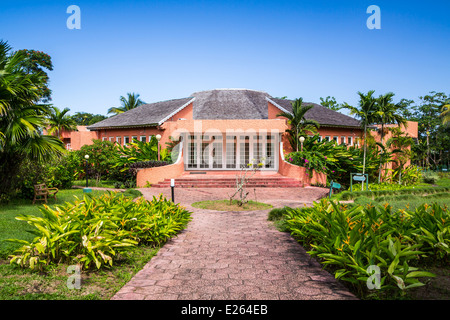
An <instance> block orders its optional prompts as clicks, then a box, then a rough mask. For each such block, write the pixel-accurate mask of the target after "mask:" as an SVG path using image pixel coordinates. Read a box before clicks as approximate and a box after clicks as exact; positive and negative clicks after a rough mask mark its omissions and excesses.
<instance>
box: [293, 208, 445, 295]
mask: <svg viewBox="0 0 450 320" xmlns="http://www.w3.org/2000/svg"><path fill="white" fill-rule="evenodd" d="M285 227H287V230H289V231H290V232H291V234H292V235H293V236H294V237H295V238H296V239H297V240H298V241H299V242H300V243H301V244H302V245H304V246H305V247H307V248H309V251H308V253H309V254H311V255H312V256H315V257H317V258H318V259H319V261H320V262H321V263H322V264H323V265H325V267H326V268H328V269H330V271H332V272H333V273H334V275H335V277H336V278H337V279H341V280H343V281H346V282H347V283H349V284H350V285H351V286H353V287H354V289H355V290H357V291H358V292H359V294H360V295H361V296H364V295H367V294H368V293H369V291H368V289H369V288H368V286H369V282H370V283H371V284H374V285H376V278H373V277H371V276H372V272H373V270H374V268H378V269H379V278H378V279H379V282H378V284H377V285H378V286H379V287H378V288H379V289H380V290H377V292H378V293H380V292H392V289H401V290H402V292H403V290H405V289H409V288H413V287H418V286H421V285H423V284H422V283H421V282H420V281H419V278H422V277H432V276H434V275H433V274H431V273H428V272H424V271H420V270H419V269H418V268H417V267H416V266H418V265H420V263H419V262H421V261H423V260H424V259H434V261H441V262H442V263H446V262H448V256H449V254H450V249H449V246H450V213H449V211H448V209H447V208H443V207H440V206H438V205H436V204H435V205H432V206H428V205H426V204H425V205H422V206H420V207H418V208H416V210H415V211H406V210H398V211H392V210H391V207H390V206H389V205H386V206H384V207H383V206H379V207H374V206H366V207H362V206H357V207H353V208H350V209H349V208H347V207H346V206H345V205H342V204H339V203H337V202H333V201H330V200H328V199H322V200H321V201H320V202H318V203H315V204H314V206H313V207H308V208H301V209H290V208H289V209H286V214H285ZM372 281H374V282H372ZM395 291H397V290H395Z"/></svg>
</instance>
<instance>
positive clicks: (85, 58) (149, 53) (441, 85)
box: [0, 0, 450, 114]
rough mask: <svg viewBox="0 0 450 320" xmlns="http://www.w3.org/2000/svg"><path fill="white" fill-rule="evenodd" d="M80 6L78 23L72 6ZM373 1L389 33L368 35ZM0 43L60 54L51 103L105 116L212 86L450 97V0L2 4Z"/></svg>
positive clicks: (349, 96) (352, 97) (349, 98)
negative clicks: (124, 106)
mask: <svg viewBox="0 0 450 320" xmlns="http://www.w3.org/2000/svg"><path fill="white" fill-rule="evenodd" d="M70 5H78V6H79V7H80V9H81V29H80V30H75V29H74V30H70V29H68V28H67V26H66V20H67V19H68V18H69V16H70V14H68V13H66V9H67V7H68V6H70ZM370 5H378V6H379V7H380V9H381V29H380V30H369V29H368V28H367V27H366V20H367V19H368V18H369V17H370V14H367V13H366V10H367V8H368V7H369V6H370ZM0 8H1V9H0V39H3V40H7V41H8V42H9V44H10V45H11V46H13V48H14V49H17V50H18V49H35V50H39V51H44V52H46V53H48V54H50V56H51V57H52V61H53V64H54V71H51V72H50V73H49V75H50V81H51V83H50V87H51V89H52V90H53V104H54V105H56V106H58V107H59V108H65V107H68V108H70V109H71V113H72V114H73V113H75V112H77V111H84V112H91V113H100V114H106V112H107V109H108V108H110V107H113V106H119V105H120V103H119V97H120V96H121V95H126V93H127V92H136V93H139V94H140V95H141V98H142V99H143V100H144V101H146V102H156V101H161V100H168V99H174V98H183V97H187V96H189V95H190V94H191V93H193V92H196V91H202V90H209V89H214V88H248V89H254V90H262V91H266V92H268V93H269V94H271V95H272V96H274V97H280V96H288V97H289V98H291V99H294V98H298V97H303V99H304V101H311V102H319V101H320V99H319V98H320V97H326V96H334V97H335V98H336V99H337V101H338V102H344V101H345V102H348V103H349V104H353V105H356V104H357V102H358V100H357V92H358V91H361V92H367V91H368V90H371V89H373V90H375V93H376V94H383V93H387V92H389V91H392V92H394V93H395V94H396V96H395V98H396V100H397V101H398V100H400V99H401V98H408V99H413V100H418V97H419V96H421V95H425V94H427V93H428V92H430V91H433V90H434V91H438V92H445V93H447V94H449V93H450V78H449V75H450V59H449V57H450V19H449V18H448V17H449V14H450V1H448V0H441V1H434V0H430V1H378V0H373V1H350V0H349V1H320V0H317V1H245V0H244V1H242V0H241V1H114V0H110V1H95V0H94V1H81V0H72V1H61V0H59V1H20V0H16V1H8V2H6V1H3V0H2V2H1V5H0Z"/></svg>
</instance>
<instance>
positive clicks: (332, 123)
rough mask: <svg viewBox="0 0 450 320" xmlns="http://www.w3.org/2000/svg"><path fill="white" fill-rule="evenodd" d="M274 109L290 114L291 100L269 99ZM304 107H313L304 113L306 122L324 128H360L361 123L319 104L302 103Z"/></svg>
mask: <svg viewBox="0 0 450 320" xmlns="http://www.w3.org/2000/svg"><path fill="white" fill-rule="evenodd" d="M268 101H269V102H271V103H272V104H273V105H274V106H275V107H277V108H279V109H280V110H281V111H283V112H286V111H287V112H289V113H292V104H291V103H292V102H294V101H293V100H287V99H276V98H269V99H268ZM303 104H304V105H313V106H314V107H313V108H311V109H310V110H308V111H307V112H306V113H305V118H306V119H308V120H316V121H317V122H318V123H319V124H320V125H321V126H324V127H327V126H329V127H358V128H359V127H361V122H360V121H358V120H356V119H355V118H352V117H350V116H347V115H345V114H342V113H340V112H337V111H334V110H331V109H328V108H326V107H324V106H321V105H320V104H316V103H311V102H304V103H303Z"/></svg>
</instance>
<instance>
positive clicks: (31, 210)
mask: <svg viewBox="0 0 450 320" xmlns="http://www.w3.org/2000/svg"><path fill="white" fill-rule="evenodd" d="M103 193H105V191H98V190H93V191H92V193H91V194H92V195H93V196H98V195H100V194H103ZM75 197H79V198H82V197H83V190H82V189H69V190H59V192H58V193H57V195H56V198H57V200H56V201H55V200H54V199H53V198H49V200H48V205H49V206H50V207H53V206H55V205H58V204H64V203H66V202H71V201H73V200H75V199H76V198H75ZM42 203H43V202H40V201H39V202H36V204H35V205H33V204H32V203H31V200H24V199H14V200H12V201H11V202H10V203H9V204H7V205H1V206H0V259H5V258H6V257H7V256H8V255H9V254H11V253H12V251H13V250H15V249H16V248H17V247H18V245H16V244H12V243H8V242H2V241H1V240H4V239H11V238H15V239H23V240H27V241H30V240H32V239H33V238H34V235H32V234H31V233H29V232H28V231H29V230H31V227H30V226H29V225H28V224H27V223H26V222H23V221H18V220H16V219H15V218H16V217H17V216H18V215H19V214H26V215H36V216H41V214H40V211H39V207H41V206H42Z"/></svg>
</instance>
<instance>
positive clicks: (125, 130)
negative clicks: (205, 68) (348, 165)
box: [72, 89, 361, 186]
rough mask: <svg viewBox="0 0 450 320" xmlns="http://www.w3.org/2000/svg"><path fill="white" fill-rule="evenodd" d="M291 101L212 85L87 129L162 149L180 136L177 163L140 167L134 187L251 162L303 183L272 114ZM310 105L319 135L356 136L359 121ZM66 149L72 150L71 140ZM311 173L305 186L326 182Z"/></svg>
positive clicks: (346, 139) (282, 124)
mask: <svg viewBox="0 0 450 320" xmlns="http://www.w3.org/2000/svg"><path fill="white" fill-rule="evenodd" d="M291 102H292V101H290V100H284V99H277V98H273V97H271V96H270V95H269V94H267V93H266V92H262V91H255V90H248V89H216V90H209V91H201V92H196V93H193V94H192V95H191V96H190V97H186V98H181V99H173V100H168V101H161V102H156V103H151V104H144V105H142V106H140V107H138V108H135V109H133V110H130V111H128V112H125V113H122V114H118V115H115V116H113V117H110V118H108V119H105V120H103V121H100V122H98V123H95V124H94V125H91V126H88V127H87V129H88V130H90V132H91V133H94V132H95V133H96V134H97V138H98V139H102V140H108V141H113V142H117V143H119V144H121V145H124V144H125V145H126V144H128V143H129V142H130V141H132V140H133V139H137V140H140V141H149V140H150V138H151V136H154V135H158V134H159V135H161V140H160V145H161V146H162V147H163V148H164V147H165V143H166V142H169V141H170V140H171V139H172V140H177V141H178V139H180V141H181V144H180V145H181V146H182V152H180V155H181V156H180V158H179V159H178V161H177V162H176V163H175V164H173V165H171V166H165V167H160V168H152V169H145V170H144V169H143V170H140V171H139V173H138V177H137V180H138V181H137V184H138V186H144V185H145V184H146V183H147V182H148V183H157V182H158V181H161V179H163V178H176V177H178V176H179V175H181V174H183V173H186V172H192V173H195V172H197V173H198V172H202V173H205V174H209V173H215V174H218V173H232V172H233V171H234V172H236V171H238V170H240V168H241V167H242V166H245V165H247V164H249V163H250V162H252V161H256V162H257V163H262V164H263V166H262V168H261V172H264V173H266V174H270V173H278V174H281V175H286V176H291V177H295V178H296V179H303V180H304V181H306V180H307V179H306V176H305V172H304V168H300V167H297V166H292V165H290V164H289V163H287V162H285V161H284V154H285V153H287V152H289V151H291V147H290V144H289V143H288V142H287V138H286V135H285V131H286V129H288V128H289V125H288V124H287V119H285V118H280V117H277V116H276V115H277V114H279V113H281V112H286V111H287V112H292V105H291ZM306 104H308V103H306ZM313 105H314V108H312V109H311V110H309V111H308V113H307V114H306V117H307V118H309V119H314V120H316V121H318V122H319V124H320V129H319V134H320V137H321V139H328V140H332V139H335V140H336V141H338V143H344V144H348V145H352V144H353V143H354V141H355V139H356V138H357V137H359V136H360V134H361V129H360V123H359V121H357V120H355V119H354V118H352V117H349V116H346V115H344V114H341V113H339V112H336V111H333V110H330V109H327V108H325V107H323V106H320V105H317V104H313ZM80 141H81V140H80ZM72 144H73V143H72ZM77 147H78V144H77ZM72 148H73V149H75V144H73V146H72ZM315 177H316V178H315V179H318V181H311V180H308V181H306V184H310V183H314V182H318V183H325V181H326V177H325V176H323V175H320V174H316V175H315Z"/></svg>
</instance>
